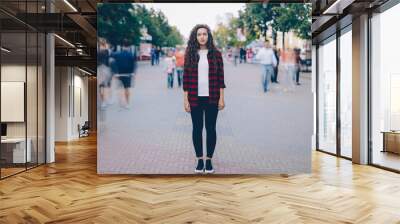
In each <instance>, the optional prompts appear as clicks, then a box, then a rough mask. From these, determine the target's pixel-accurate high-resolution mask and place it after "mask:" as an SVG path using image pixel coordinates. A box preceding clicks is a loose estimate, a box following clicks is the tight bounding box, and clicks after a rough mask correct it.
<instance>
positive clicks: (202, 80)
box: [198, 49, 209, 96]
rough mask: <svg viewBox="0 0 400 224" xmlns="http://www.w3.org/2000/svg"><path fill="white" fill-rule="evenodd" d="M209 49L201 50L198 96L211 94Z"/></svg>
mask: <svg viewBox="0 0 400 224" xmlns="http://www.w3.org/2000/svg"><path fill="white" fill-rule="evenodd" d="M207 53H208V50H207V49H206V50H199V56H200V60H199V66H198V88H199V89H198V96H209V90H208V60H207Z"/></svg>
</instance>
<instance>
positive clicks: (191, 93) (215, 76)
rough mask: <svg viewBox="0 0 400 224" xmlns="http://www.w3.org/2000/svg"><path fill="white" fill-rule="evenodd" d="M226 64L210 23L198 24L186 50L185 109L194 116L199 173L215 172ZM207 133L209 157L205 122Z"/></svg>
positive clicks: (194, 135) (223, 105) (194, 137)
mask: <svg viewBox="0 0 400 224" xmlns="http://www.w3.org/2000/svg"><path fill="white" fill-rule="evenodd" d="M225 87H226V86H225V81H224V64H223V59H222V55H221V52H220V51H218V49H217V48H216V47H215V45H214V41H213V37H212V34H211V30H210V28H209V27H208V26H207V25H204V24H202V25H196V26H195V27H194V28H193V29H192V31H191V34H190V38H189V41H188V44H187V48H186V52H185V65H184V72H183V90H184V108H185V111H186V112H190V114H191V117H192V124H193V132H192V140H193V145H194V149H195V152H196V157H197V166H196V169H195V172H196V173H202V172H205V173H213V172H214V169H213V166H212V163H211V159H212V157H213V154H214V150H215V145H216V142H217V133H216V128H215V127H216V122H217V115H218V110H222V109H224V107H225V101H224V88H225ZM204 116H205V126H206V132H207V158H206V162H205V163H204V158H203V137H202V132H203V124H204Z"/></svg>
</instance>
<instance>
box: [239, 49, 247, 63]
mask: <svg viewBox="0 0 400 224" xmlns="http://www.w3.org/2000/svg"><path fill="white" fill-rule="evenodd" d="M241 63H246V50H245V49H244V48H243V47H241V48H240V64H241Z"/></svg>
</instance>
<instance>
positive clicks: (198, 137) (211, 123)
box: [190, 97, 218, 158]
mask: <svg viewBox="0 0 400 224" xmlns="http://www.w3.org/2000/svg"><path fill="white" fill-rule="evenodd" d="M198 103H199V104H198V106H197V107H191V109H190V110H191V111H190V114H191V115H192V124H193V133H192V139H193V145H194V150H195V151H196V156H197V157H203V124H204V115H205V118H206V119H205V123H206V132H207V157H208V158H212V156H213V154H214V150H215V145H216V143H217V132H216V130H215V126H216V123H217V115H218V106H217V105H215V104H209V103H208V97H199V98H198Z"/></svg>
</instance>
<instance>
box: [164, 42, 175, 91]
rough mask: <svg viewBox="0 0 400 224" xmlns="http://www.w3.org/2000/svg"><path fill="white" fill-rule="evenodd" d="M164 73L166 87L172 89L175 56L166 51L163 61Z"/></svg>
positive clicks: (171, 52)
mask: <svg viewBox="0 0 400 224" xmlns="http://www.w3.org/2000/svg"><path fill="white" fill-rule="evenodd" d="M164 62H165V73H166V74H167V87H168V88H173V87H174V71H175V56H174V55H173V51H172V50H168V51H167V56H166V57H165V59H164Z"/></svg>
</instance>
